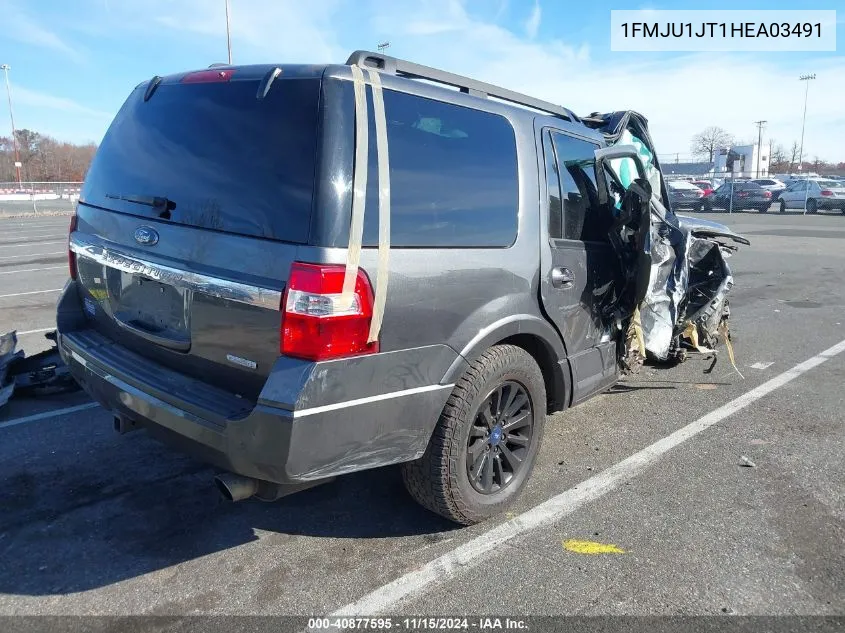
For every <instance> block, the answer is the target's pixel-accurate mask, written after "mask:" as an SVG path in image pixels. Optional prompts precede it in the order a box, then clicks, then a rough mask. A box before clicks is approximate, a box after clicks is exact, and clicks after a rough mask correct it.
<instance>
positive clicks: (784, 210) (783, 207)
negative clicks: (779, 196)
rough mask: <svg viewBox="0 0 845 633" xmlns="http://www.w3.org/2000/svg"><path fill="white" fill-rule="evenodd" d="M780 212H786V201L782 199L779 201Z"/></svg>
mask: <svg viewBox="0 0 845 633" xmlns="http://www.w3.org/2000/svg"><path fill="white" fill-rule="evenodd" d="M780 212H781V213H786V202H784V201H783V200H781V201H780Z"/></svg>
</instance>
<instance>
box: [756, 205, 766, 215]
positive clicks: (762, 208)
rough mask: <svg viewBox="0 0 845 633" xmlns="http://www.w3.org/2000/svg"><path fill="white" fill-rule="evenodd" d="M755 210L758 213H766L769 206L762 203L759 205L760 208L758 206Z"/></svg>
mask: <svg viewBox="0 0 845 633" xmlns="http://www.w3.org/2000/svg"><path fill="white" fill-rule="evenodd" d="M757 210H758V211H759V212H760V213H768V212H769V207H768V206H766V205H763V206H762V207H760V208H759V209H757Z"/></svg>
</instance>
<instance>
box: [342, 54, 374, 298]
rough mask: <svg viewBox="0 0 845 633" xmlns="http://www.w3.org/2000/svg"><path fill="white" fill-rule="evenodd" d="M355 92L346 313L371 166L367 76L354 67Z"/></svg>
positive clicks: (357, 261)
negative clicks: (368, 170)
mask: <svg viewBox="0 0 845 633" xmlns="http://www.w3.org/2000/svg"><path fill="white" fill-rule="evenodd" d="M351 68H352V83H353V86H354V88H355V173H354V175H353V176H352V219H351V222H350V224H349V244H348V246H347V248H346V272H345V273H344V277H343V291H342V294H341V297H340V302H341V305H342V306H343V309H348V308H349V307H350V306H351V305H352V301H353V298H354V296H355V281H356V279H357V278H358V265H359V264H360V262H361V240H362V239H363V234H364V205H365V204H366V202H367V165H368V160H369V156H368V153H369V138H368V134H369V127H368V123H367V89H366V86H365V84H364V73H363V72H361V69H360V68H359V67H358V66H356V65H355V64H353V65H352V67H351Z"/></svg>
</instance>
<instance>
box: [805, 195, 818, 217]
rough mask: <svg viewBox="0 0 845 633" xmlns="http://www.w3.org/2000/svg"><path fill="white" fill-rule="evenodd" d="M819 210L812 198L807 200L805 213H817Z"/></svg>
mask: <svg viewBox="0 0 845 633" xmlns="http://www.w3.org/2000/svg"><path fill="white" fill-rule="evenodd" d="M818 211H819V209H818V206H817V205H816V201H815V200H814V199H813V198H810V199H809V200H807V213H818Z"/></svg>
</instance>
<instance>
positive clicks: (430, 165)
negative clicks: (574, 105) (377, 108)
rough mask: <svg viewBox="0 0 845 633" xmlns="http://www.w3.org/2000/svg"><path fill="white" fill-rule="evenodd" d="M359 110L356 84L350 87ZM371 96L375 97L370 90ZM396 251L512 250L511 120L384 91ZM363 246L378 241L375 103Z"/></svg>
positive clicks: (515, 203)
mask: <svg viewBox="0 0 845 633" xmlns="http://www.w3.org/2000/svg"><path fill="white" fill-rule="evenodd" d="M346 89H347V103H348V104H350V107H352V103H351V101H352V90H351V85H348V86H346ZM368 96H370V93H369V91H368ZM384 105H385V114H386V118H387V140H388V148H389V155H390V243H391V246H395V247H417V248H424V247H457V246H460V247H470V248H472V247H476V248H480V247H507V246H510V245H512V244H513V242H514V241H515V239H516V233H517V224H518V218H519V179H518V176H517V158H516V140H515V136H514V132H513V128H512V127H511V125H510V123H509V122H508V121H507V119H505V118H504V117H501V116H499V115H496V114H491V113H489V112H482V111H479V110H473V109H471V108H464V107H461V106H456V105H452V104H449V103H444V102H442V101H436V100H433V99H426V98H423V97H418V96H415V95H410V94H406V93H402V92H396V91H394V90H385V91H384ZM368 111H369V114H370V133H369V140H370V143H369V147H370V151H369V170H368V176H367V206H366V213H365V216H364V242H363V243H364V245H366V246H375V245H377V244H378V163H377V156H376V144H375V124H374V121H373V117H372V112H373V110H372V101H370V108H369V110H368Z"/></svg>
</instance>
